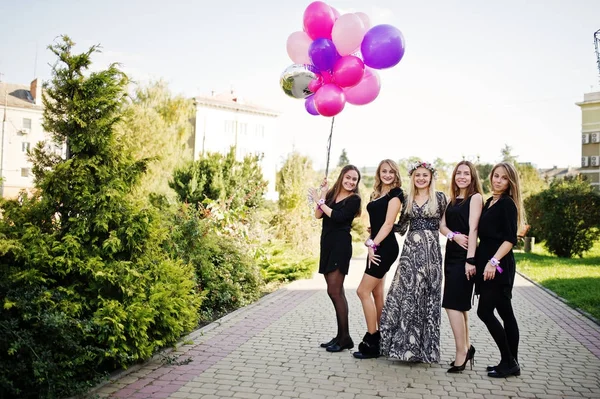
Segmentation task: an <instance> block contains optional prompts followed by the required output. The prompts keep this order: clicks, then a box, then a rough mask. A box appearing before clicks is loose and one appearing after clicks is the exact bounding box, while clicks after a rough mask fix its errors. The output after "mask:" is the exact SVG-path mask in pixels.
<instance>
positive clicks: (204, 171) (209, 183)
mask: <svg viewBox="0 0 600 399" xmlns="http://www.w3.org/2000/svg"><path fill="white" fill-rule="evenodd" d="M260 158H261V157H260V156H258V155H247V156H245V157H244V159H243V160H241V161H238V160H236V158H235V147H231V148H230V150H229V152H228V153H227V154H225V155H223V154H219V153H208V154H206V155H204V156H203V157H202V158H200V159H199V160H197V161H194V162H190V163H188V164H187V165H184V166H182V167H180V168H178V169H177V170H175V172H174V174H173V180H172V181H171V182H170V183H169V185H170V186H171V188H172V189H173V190H175V192H176V193H177V196H178V199H179V201H181V202H187V203H190V204H202V203H205V202H206V201H207V200H210V201H219V202H221V203H223V204H225V205H226V206H227V208H229V209H234V210H235V209H239V208H242V207H245V208H255V207H257V206H258V205H260V204H261V203H262V201H263V196H264V194H265V190H266V188H267V182H266V181H265V180H264V178H263V175H262V171H261V168H260Z"/></svg>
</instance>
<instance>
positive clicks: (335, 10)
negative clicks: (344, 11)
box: [330, 6, 340, 21]
mask: <svg viewBox="0 0 600 399" xmlns="http://www.w3.org/2000/svg"><path fill="white" fill-rule="evenodd" d="M330 7H331V6H330ZM331 11H333V20H334V21H337V19H338V18H339V17H340V12H339V11H338V10H337V9H336V8H335V7H331Z"/></svg>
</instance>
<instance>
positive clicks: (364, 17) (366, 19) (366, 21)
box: [354, 12, 371, 32]
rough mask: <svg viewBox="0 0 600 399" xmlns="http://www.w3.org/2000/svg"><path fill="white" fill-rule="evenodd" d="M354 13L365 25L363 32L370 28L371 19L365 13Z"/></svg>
mask: <svg viewBox="0 0 600 399" xmlns="http://www.w3.org/2000/svg"><path fill="white" fill-rule="evenodd" d="M354 14H355V15H356V16H357V17H359V18H360V20H361V21H362V22H363V25H364V26H365V32H366V31H368V30H369V29H371V19H370V18H369V16H368V15H367V14H365V13H364V12H355V13H354Z"/></svg>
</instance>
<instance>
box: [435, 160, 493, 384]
mask: <svg viewBox="0 0 600 399" xmlns="http://www.w3.org/2000/svg"><path fill="white" fill-rule="evenodd" d="M481 192H482V190H481V183H480V182H479V177H478V175H477V169H475V166H474V165H473V164H472V163H471V162H469V161H460V162H459V163H458V164H457V165H456V167H455V168H454V171H453V172H452V188H451V190H450V202H449V203H448V206H447V207H446V211H445V212H444V216H442V221H441V223H440V233H442V234H443V235H445V236H446V237H447V238H448V241H447V242H446V256H444V296H443V299H442V307H443V308H444V309H446V313H447V315H448V320H449V321H450V327H451V328H452V333H453V335H454V343H455V347H456V356H455V358H454V359H455V361H454V363H453V364H452V367H451V368H450V369H448V372H449V373H458V372H460V371H463V370H464V369H465V366H466V364H467V362H468V361H469V360H470V361H471V368H472V367H473V357H474V356H475V347H474V346H473V345H471V342H470V341H469V318H468V312H469V310H470V309H471V298H472V297H473V277H474V276H475V250H476V248H477V225H478V224H479V217H480V216H481V209H482V208H483V197H482V196H481Z"/></svg>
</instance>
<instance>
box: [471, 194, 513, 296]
mask: <svg viewBox="0 0 600 399" xmlns="http://www.w3.org/2000/svg"><path fill="white" fill-rule="evenodd" d="M491 202H492V197H490V198H488V200H487V201H486V202H485V205H484V206H483V210H482V211H481V218H480V219H479V228H478V234H479V246H478V247H477V277H478V283H479V284H482V286H481V287H485V286H486V284H490V285H495V286H504V287H505V288H508V292H510V290H511V289H512V286H513V284H514V281H515V271H516V270H515V269H516V264H515V257H514V255H513V251H512V249H511V250H510V251H509V252H508V253H507V254H506V256H504V257H503V258H502V259H500V267H501V268H502V269H503V272H502V273H498V272H496V276H495V277H494V279H492V280H488V281H483V269H484V268H485V265H486V264H487V262H488V261H489V260H490V258H491V257H492V256H494V254H495V253H496V251H497V250H498V248H500V246H501V245H502V243H503V242H504V241H508V242H510V243H512V244H513V245H515V244H516V243H517V206H516V205H515V202H514V201H513V199H512V198H511V197H509V196H507V195H503V196H501V197H500V198H499V199H498V202H496V203H495V204H494V205H492V206H490V204H491Z"/></svg>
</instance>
